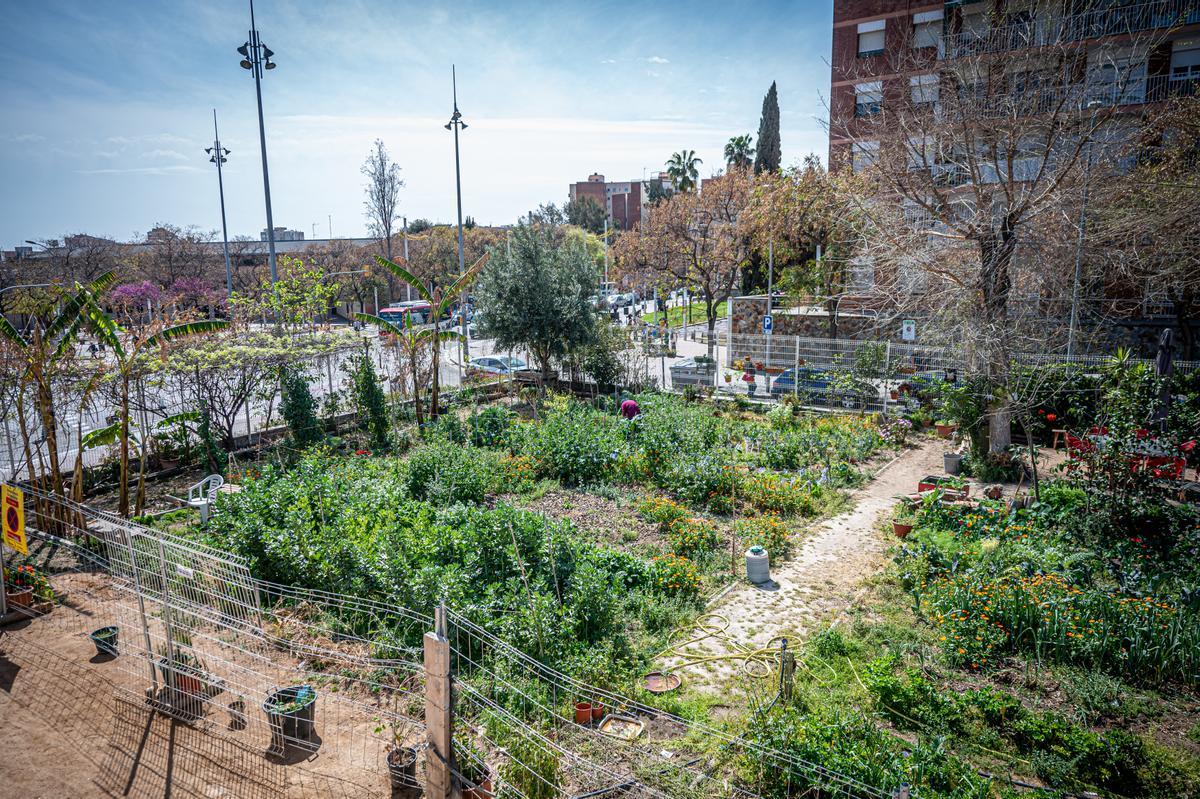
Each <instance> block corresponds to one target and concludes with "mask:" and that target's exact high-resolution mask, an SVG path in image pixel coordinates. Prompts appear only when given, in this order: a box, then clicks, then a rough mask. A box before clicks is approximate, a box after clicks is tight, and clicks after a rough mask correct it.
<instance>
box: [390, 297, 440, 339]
mask: <svg viewBox="0 0 1200 799" xmlns="http://www.w3.org/2000/svg"><path fill="white" fill-rule="evenodd" d="M432 310H433V309H432V308H431V307H430V305H429V303H427V302H425V301H424V300H412V301H410V302H398V303H396V304H395V305H389V306H388V307H386V308H383V309H381V310H380V311H379V314H378V315H379V318H380V319H383V320H385V321H388V322H391V323H392V324H393V325H395V326H396V327H399V328H401V329H403V328H406V327H419V326H420V325H424V324H427V323H428V322H429V316H430V314H431V312H432ZM381 332H382V331H381Z"/></svg>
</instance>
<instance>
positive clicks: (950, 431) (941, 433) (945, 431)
mask: <svg viewBox="0 0 1200 799" xmlns="http://www.w3.org/2000/svg"><path fill="white" fill-rule="evenodd" d="M957 429H958V426H957V425H953V424H939V425H938V426H937V434H938V437H939V438H949V437H950V436H952V435H954V431H955V430H957Z"/></svg>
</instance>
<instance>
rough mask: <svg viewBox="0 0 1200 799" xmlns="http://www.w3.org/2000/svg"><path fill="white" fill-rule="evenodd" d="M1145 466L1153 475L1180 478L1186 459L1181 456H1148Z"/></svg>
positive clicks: (1185, 465)
mask: <svg viewBox="0 0 1200 799" xmlns="http://www.w3.org/2000/svg"><path fill="white" fill-rule="evenodd" d="M1146 466H1147V467H1148V468H1149V469H1150V473H1151V474H1152V475H1154V476H1155V477H1162V478H1167V479H1171V480H1182V479H1183V470H1184V469H1186V468H1187V461H1186V460H1184V459H1183V458H1148V459H1147V460H1146Z"/></svg>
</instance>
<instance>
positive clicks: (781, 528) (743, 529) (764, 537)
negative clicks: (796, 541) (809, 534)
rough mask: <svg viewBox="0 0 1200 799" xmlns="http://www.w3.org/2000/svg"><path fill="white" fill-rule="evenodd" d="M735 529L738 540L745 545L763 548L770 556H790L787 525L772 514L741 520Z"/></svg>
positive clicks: (789, 538)
mask: <svg viewBox="0 0 1200 799" xmlns="http://www.w3.org/2000/svg"><path fill="white" fill-rule="evenodd" d="M736 527H737V534H738V538H740V539H741V540H742V541H743V542H745V543H746V544H747V545H750V546H754V545H758V546H760V547H764V548H765V549H766V550H767V552H769V553H771V555H772V556H779V557H787V556H788V555H789V554H791V551H792V537H791V533H790V531H789V530H788V527H787V525H786V524H785V523H784V522H783V521H781V520H780V518H779V517H778V516H776V515H775V514H773V513H772V514H766V515H763V516H755V517H754V518H751V519H741V520H739V521H738V523H737V525H736Z"/></svg>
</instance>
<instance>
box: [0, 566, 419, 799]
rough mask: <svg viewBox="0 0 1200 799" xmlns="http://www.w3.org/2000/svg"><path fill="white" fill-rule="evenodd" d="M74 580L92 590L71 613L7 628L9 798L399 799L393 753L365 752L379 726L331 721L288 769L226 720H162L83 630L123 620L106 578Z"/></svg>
mask: <svg viewBox="0 0 1200 799" xmlns="http://www.w3.org/2000/svg"><path fill="white" fill-rule="evenodd" d="M67 577H68V578H70V579H72V580H77V581H82V582H80V583H77V584H76V585H75V586H73V587H74V588H75V589H76V590H72V591H71V592H70V594H69V596H70V601H69V602H68V605H67V606H62V607H57V608H55V609H54V610H53V611H52V613H51V614H50V616H47V617H45V618H39V619H33V620H29V621H22V622H17V623H15V624H10V625H8V626H6V627H0V796H19V797H22V799H40V798H42V797H44V798H45V799H64V798H65V797H71V798H72V799H76V798H83V797H108V796H112V797H117V796H132V797H202V798H203V799H227V798H228V799H233V797H238V799H260V798H261V799H275V798H276V797H286V798H288V799H301V798H303V799H307V798H308V797H333V798H334V799H341V798H342V797H345V798H346V799H350V797H356V798H357V797H373V796H378V797H384V796H391V795H392V793H391V789H390V787H389V785H388V780H387V777H386V774H385V773H384V771H383V769H382V768H380V767H379V766H378V763H379V758H380V757H381V753H379V752H376V751H374V749H375V748H377V747H370V746H368V745H364V744H363V741H364V738H365V737H366V735H367V734H369V731H370V730H371V728H373V726H374V724H375V722H374V720H373V719H372V718H370V717H366V716H363V717H351V716H350V715H348V714H339V715H338V716H337V717H336V719H337V720H336V722H334V721H333V717H332V716H326V718H325V723H324V725H323V726H322V725H321V718H320V714H319V718H318V730H317V734H318V735H319V736H320V739H321V746H320V748H319V749H318V750H317V752H316V753H315V754H312V755H308V753H302V755H301V756H300V757H296V756H292V757H291V758H290V759H288V760H279V759H274V758H272V757H269V756H267V755H266V754H265V751H264V749H263V747H262V746H258V745H255V742H254V741H253V740H251V739H248V738H246V737H245V736H246V734H245V733H236V732H230V731H228V729H227V725H226V723H225V722H226V719H225V717H224V712H223V711H219V710H214V711H211V712H210V713H209V714H207V715H208V718H206V720H205V721H203V722H200V723H188V722H184V721H179V720H176V719H172V718H170V717H169V716H166V715H164V714H162V713H158V712H155V711H153V710H152V709H151V708H150V707H149V705H148V703H147V701H146V698H145V695H144V693H143V691H144V690H145V684H146V680H145V679H141V677H142V675H140V674H136V675H135V674H134V673H133V672H132V671H131V669H130V667H131V666H132V665H133V664H132V663H122V662H121V661H122V660H124V659H125V656H121V657H120V658H118V659H117V660H115V661H114V660H109V659H107V658H99V657H97V656H96V652H95V647H94V646H93V644H92V643H91V641H90V640H89V639H88V637H87V635H86V633H85V632H83V631H82V630H83V629H88V628H90V626H91V625H92V624H94V622H95V620H96V619H105V618H108V617H111V615H112V614H113V613H114V612H115V611H114V609H113V607H111V606H110V605H109V602H110V601H112V600H109V599H108V598H107V597H108V596H112V597H115V594H116V592H114V591H112V589H111V588H109V587H108V586H105V585H99V584H91V583H96V582H98V581H102V580H104V579H105V578H102V577H100V576H98V575H67ZM84 582H87V583H89V584H88V585H87V586H86V589H87V590H86V591H85V590H84V589H85V585H84V584H83V583H84ZM105 589H107V591H106V590H105ZM106 595H107V596H106ZM73 615H77V616H78V617H79V618H77V619H76V618H70V617H72V616H73ZM56 617H57V618H56ZM81 625H82V627H81ZM246 665H257V667H258V668H262V665H261V664H249V663H247V664H246ZM280 665H281V666H283V665H284V664H282V663H281V664H280ZM287 666H289V667H290V668H279V670H278V673H277V675H275V676H276V678H277V679H278V680H279V684H282V681H283V680H286V679H288V674H289V672H292V673H294V671H293V670H294V669H295V668H296V667H297V664H294V663H289V664H287ZM406 742H407V741H406Z"/></svg>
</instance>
